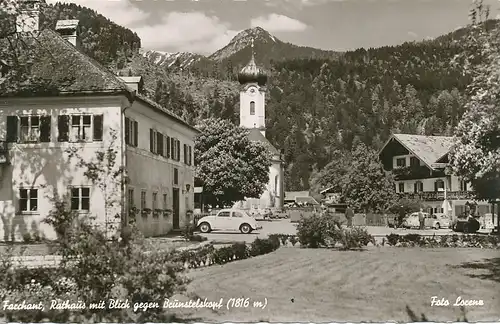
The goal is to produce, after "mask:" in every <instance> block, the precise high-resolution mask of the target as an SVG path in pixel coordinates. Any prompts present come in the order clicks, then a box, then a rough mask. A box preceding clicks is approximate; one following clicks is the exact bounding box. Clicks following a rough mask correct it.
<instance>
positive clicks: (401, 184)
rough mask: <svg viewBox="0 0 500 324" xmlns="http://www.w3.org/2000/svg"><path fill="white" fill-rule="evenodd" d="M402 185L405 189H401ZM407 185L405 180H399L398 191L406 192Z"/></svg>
mask: <svg viewBox="0 0 500 324" xmlns="http://www.w3.org/2000/svg"><path fill="white" fill-rule="evenodd" d="M401 187H402V188H403V190H401ZM405 187H406V186H405V183H404V182H399V183H398V192H400V193H404V192H405V189H406V188H405Z"/></svg>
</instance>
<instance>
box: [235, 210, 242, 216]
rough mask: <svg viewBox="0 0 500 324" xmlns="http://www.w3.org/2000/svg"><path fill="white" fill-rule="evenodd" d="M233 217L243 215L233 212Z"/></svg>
mask: <svg viewBox="0 0 500 324" xmlns="http://www.w3.org/2000/svg"><path fill="white" fill-rule="evenodd" d="M233 217H243V214H242V213H240V212H237V211H235V212H233Z"/></svg>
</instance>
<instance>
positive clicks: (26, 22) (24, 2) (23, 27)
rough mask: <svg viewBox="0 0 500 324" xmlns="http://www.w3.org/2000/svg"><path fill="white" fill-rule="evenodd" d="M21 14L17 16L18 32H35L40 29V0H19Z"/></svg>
mask: <svg viewBox="0 0 500 324" xmlns="http://www.w3.org/2000/svg"><path fill="white" fill-rule="evenodd" d="M18 9H19V14H18V15H17V17H16V31H17V32H18V33H33V32H37V31H38V30H39V29H40V1H39V0H19V8H18Z"/></svg>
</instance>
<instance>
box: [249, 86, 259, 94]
mask: <svg viewBox="0 0 500 324" xmlns="http://www.w3.org/2000/svg"><path fill="white" fill-rule="evenodd" d="M248 93H249V94H250V95H251V96H254V95H255V93H257V90H256V89H255V87H251V88H250V89H248Z"/></svg>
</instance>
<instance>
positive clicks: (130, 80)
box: [119, 76, 144, 93]
mask: <svg viewBox="0 0 500 324" xmlns="http://www.w3.org/2000/svg"><path fill="white" fill-rule="evenodd" d="M119 78H120V79H121V80H122V81H123V82H125V83H126V84H127V86H128V87H129V88H130V89H132V90H134V91H135V92H137V93H142V89H143V86H144V81H143V80H142V77H141V76H128V77H124V76H120V77H119Z"/></svg>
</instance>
